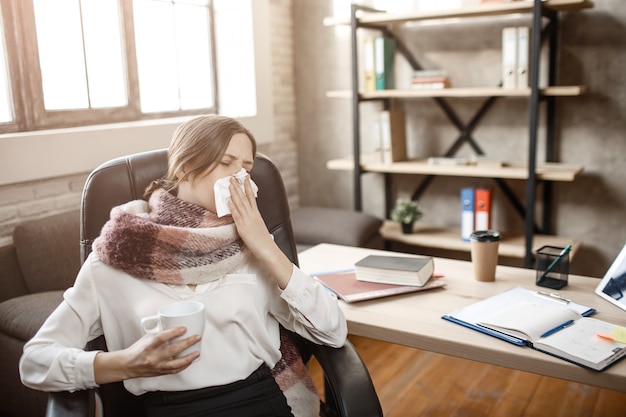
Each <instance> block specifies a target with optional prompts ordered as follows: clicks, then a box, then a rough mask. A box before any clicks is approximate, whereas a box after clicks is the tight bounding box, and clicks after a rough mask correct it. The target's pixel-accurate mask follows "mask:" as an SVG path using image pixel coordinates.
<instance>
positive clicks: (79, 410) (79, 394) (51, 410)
mask: <svg viewBox="0 0 626 417" xmlns="http://www.w3.org/2000/svg"><path fill="white" fill-rule="evenodd" d="M95 402H96V400H95V391H94V390H81V391H75V392H69V391H61V392H51V393H50V394H49V395H48V407H47V409H46V417H94V416H95V410H96V407H95Z"/></svg>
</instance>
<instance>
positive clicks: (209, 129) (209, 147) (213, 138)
mask: <svg viewBox="0 0 626 417" xmlns="http://www.w3.org/2000/svg"><path fill="white" fill-rule="evenodd" d="M237 133H243V134H245V135H246V136H248V138H249V139H250V143H251V144H252V157H253V158H254V157H255V156H256V140H255V139H254V136H253V135H252V133H250V131H249V130H248V129H246V128H245V127H244V126H243V125H242V124H241V123H239V122H238V121H237V120H235V119H231V118H230V117H226V116H219V115H216V114H211V115H207V116H200V117H196V118H194V119H191V120H188V121H186V122H185V123H183V124H181V125H180V126H178V128H177V129H176V131H175V132H174V136H173V137H172V141H171V142H170V146H169V149H168V151H167V157H168V167H167V174H166V175H165V176H164V177H163V178H161V179H159V180H156V181H152V183H151V184H150V185H149V186H148V188H146V191H145V193H144V198H146V199H148V198H150V195H151V194H152V193H153V192H154V191H155V190H156V189H158V188H165V189H166V190H168V191H173V190H175V189H176V188H178V184H180V183H181V182H182V181H185V180H190V181H193V180H194V179H195V178H197V177H198V176H200V175H202V174H205V173H207V172H210V171H212V170H213V169H214V168H215V166H216V165H217V163H218V162H219V161H220V160H221V159H222V157H223V156H224V153H225V152H226V149H227V148H228V144H229V143H230V139H231V138H232V137H233V135H235V134H237ZM181 172H184V174H183V175H182V176H180V178H179V177H178V174H179V173H181Z"/></svg>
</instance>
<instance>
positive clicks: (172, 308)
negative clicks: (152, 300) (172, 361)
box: [141, 301, 205, 358]
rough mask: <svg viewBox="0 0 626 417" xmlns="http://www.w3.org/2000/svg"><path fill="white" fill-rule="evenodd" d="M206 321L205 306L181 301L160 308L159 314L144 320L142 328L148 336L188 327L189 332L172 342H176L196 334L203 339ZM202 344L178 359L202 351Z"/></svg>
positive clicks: (186, 351)
mask: <svg viewBox="0 0 626 417" xmlns="http://www.w3.org/2000/svg"><path fill="white" fill-rule="evenodd" d="M204 321H205V320H204V304H202V303H200V302H198V301H181V302H177V303H172V304H167V305H164V306H162V307H161V308H159V310H158V313H157V314H155V315H154V316H148V317H144V318H142V319H141V327H142V329H143V331H144V332H145V333H148V334H156V333H159V332H161V331H163V330H169V329H173V328H175V327H180V326H183V327H186V328H187V332H186V333H185V334H184V335H182V336H180V337H177V338H175V339H173V340H172V342H176V341H177V340H180V339H184V338H187V337H189V336H193V335H196V334H197V335H200V336H201V337H202V335H203V334H204ZM201 344H202V340H200V341H199V342H198V343H196V344H194V345H192V346H189V347H188V348H187V349H185V350H183V351H182V352H181V353H180V354H178V355H177V356H176V357H177V358H182V357H183V356H187V355H189V354H190V353H192V352H195V351H200V348H201Z"/></svg>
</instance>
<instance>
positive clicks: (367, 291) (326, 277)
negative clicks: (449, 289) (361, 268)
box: [313, 271, 446, 303]
mask: <svg viewBox="0 0 626 417" xmlns="http://www.w3.org/2000/svg"><path fill="white" fill-rule="evenodd" d="M436 276H441V274H439V273H438V274H436ZM313 278H314V279H316V280H318V281H319V282H321V283H322V285H324V286H325V287H326V288H328V289H329V290H330V291H332V292H333V293H335V294H336V295H337V297H339V299H341V300H343V301H345V302H346V303H354V302H357V301H365V300H372V299H374V298H382V297H389V296H392V295H398V294H407V293H411V292H417V291H426V290H431V289H434V288H441V287H443V286H445V285H446V283H445V281H444V280H443V279H441V278H435V277H433V278H431V279H430V280H429V281H428V282H427V283H426V284H425V285H424V286H422V287H416V286H414V285H394V284H380V283H377V282H367V281H359V280H357V279H356V273H355V272H354V271H349V272H338V273H329V274H319V275H315V276H313Z"/></svg>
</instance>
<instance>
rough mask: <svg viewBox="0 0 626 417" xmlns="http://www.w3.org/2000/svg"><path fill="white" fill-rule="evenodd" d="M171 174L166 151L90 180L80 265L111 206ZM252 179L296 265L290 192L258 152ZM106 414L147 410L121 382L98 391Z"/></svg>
mask: <svg viewBox="0 0 626 417" xmlns="http://www.w3.org/2000/svg"><path fill="white" fill-rule="evenodd" d="M166 171H167V150H166V149H159V150H155V151H150V152H143V153H138V154H134V155H129V156H125V157H121V158H117V159H113V160H111V161H109V162H106V163H104V164H102V165H100V166H99V167H98V168H96V169H95V170H94V171H93V172H92V173H91V174H90V175H89V177H88V178H87V181H86V183H85V187H84V190H83V197H82V204H81V211H80V257H81V263H83V262H84V261H85V259H87V256H88V255H89V253H90V252H91V245H92V243H93V241H94V239H96V238H97V237H98V236H99V235H100V231H101V229H102V226H104V224H105V223H106V221H107V220H108V219H109V215H110V211H111V209H112V208H113V207H115V206H118V205H120V204H124V203H126V202H128V201H132V200H138V199H141V198H142V196H143V193H144V190H145V189H146V187H147V186H148V185H149V184H150V182H151V181H152V180H155V179H157V178H161V177H162V176H163V175H164V174H165V172H166ZM251 177H252V179H253V180H254V182H255V183H256V184H257V185H258V186H259V192H258V198H257V204H258V206H259V210H260V212H261V215H262V216H263V219H264V220H265V224H266V225H267V228H268V230H269V231H270V233H272V235H273V236H274V240H275V241H276V243H277V244H278V246H279V247H280V248H281V249H282V251H283V252H284V253H285V254H286V255H287V257H288V258H289V259H290V260H291V261H292V262H293V263H294V264H296V265H297V263H298V255H297V251H296V243H295V238H294V234H293V229H292V226H291V219H290V215H289V204H288V200H287V192H286V190H285V186H284V183H283V180H282V177H281V175H280V172H279V171H278V169H277V168H276V166H275V165H274V164H273V163H272V161H270V159H269V158H268V157H266V156H265V155H262V154H257V157H256V159H255V162H254V167H253V169H252V172H251ZM89 348H90V349H101V350H103V349H106V342H105V341H104V338H102V337H100V338H98V339H96V340H95V341H93V342H91V343H90V344H89ZM99 393H100V398H101V400H102V402H103V404H104V409H105V410H106V411H105V414H106V416H130V415H132V416H141V415H143V412H144V410H143V407H142V405H141V403H140V401H138V400H137V398H136V397H134V396H133V395H131V394H129V393H128V392H127V391H126V390H125V389H124V388H123V385H122V383H114V384H104V385H102V386H101V387H100V389H99Z"/></svg>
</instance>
